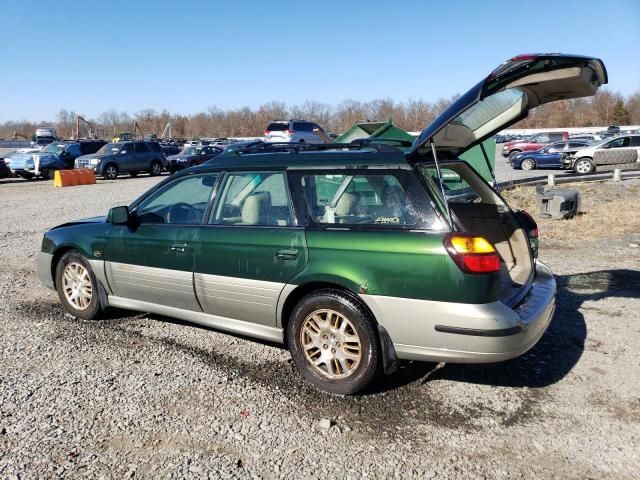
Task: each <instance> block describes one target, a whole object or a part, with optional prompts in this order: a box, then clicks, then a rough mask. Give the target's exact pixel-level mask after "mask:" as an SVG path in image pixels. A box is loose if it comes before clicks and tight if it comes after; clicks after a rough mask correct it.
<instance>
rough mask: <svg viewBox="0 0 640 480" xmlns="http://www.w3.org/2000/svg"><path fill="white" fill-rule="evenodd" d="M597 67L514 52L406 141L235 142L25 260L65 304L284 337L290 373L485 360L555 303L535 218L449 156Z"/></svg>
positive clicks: (55, 233)
mask: <svg viewBox="0 0 640 480" xmlns="http://www.w3.org/2000/svg"><path fill="white" fill-rule="evenodd" d="M606 82H607V74H606V70H605V68H604V65H603V63H602V62H601V61H600V60H598V59H593V58H588V57H578V56H570V55H560V54H544V55H526V56H520V57H515V58H513V59H511V60H509V61H507V62H505V63H504V64H502V65H501V66H500V67H498V68H497V69H496V70H494V72H492V73H491V74H490V75H489V76H488V77H487V78H486V79H485V80H483V81H482V82H480V83H479V84H478V85H476V86H475V87H473V88H472V89H471V90H470V91H469V92H467V93H466V94H465V95H463V96H462V97H460V99H459V100H457V101H456V102H455V103H454V104H453V105H452V106H451V107H450V108H449V109H448V110H446V111H445V112H444V113H443V114H442V115H440V116H439V117H438V118H437V119H436V120H435V121H434V122H433V123H432V124H430V125H429V126H428V127H427V128H426V129H425V130H424V131H423V132H422V134H421V135H420V136H419V137H418V139H417V140H416V141H415V143H414V144H413V146H412V147H411V148H410V149H408V150H406V151H402V150H400V149H398V148H394V147H393V146H392V145H388V144H376V143H375V142H371V143H363V144H362V145H360V146H354V145H324V146H322V145H307V146H302V145H292V146H291V148H289V149H287V151H285V152H283V151H282V147H280V150H279V151H271V152H270V151H269V149H268V148H266V149H265V150H264V151H260V152H257V153H256V152H255V150H254V151H243V150H238V151H234V152H230V153H228V154H223V155H220V156H218V157H217V158H216V159H215V160H212V161H210V162H208V163H206V164H204V165H201V166H198V167H194V168H190V169H187V170H184V171H182V172H180V173H177V174H175V175H172V176H171V177H169V178H167V179H165V180H164V181H163V182H161V183H159V184H158V185H157V186H155V187H154V188H152V189H151V190H149V191H148V192H147V193H145V194H144V195H142V196H141V197H140V198H139V199H138V200H136V201H135V202H133V203H132V204H131V205H129V206H123V207H115V208H112V209H111V210H110V211H109V214H108V216H107V217H106V218H104V217H101V218H93V219H86V220H81V221H77V222H72V223H68V224H65V225H61V226H58V227H55V228H53V229H51V230H50V231H48V232H47V233H46V234H45V236H44V240H43V242H42V252H41V254H40V256H39V259H38V270H39V275H40V278H41V280H42V282H43V283H44V284H45V285H46V286H48V287H50V288H52V289H56V290H57V292H58V295H59V297H60V301H61V302H62V304H63V305H64V307H65V309H66V310H67V311H68V312H69V313H71V314H72V315H74V316H76V317H80V318H83V319H93V318H97V317H99V315H100V313H101V312H102V311H103V310H104V309H106V308H108V307H120V308H125V309H132V310H139V311H144V312H151V313H155V314H161V315H166V316H170V317H175V318H179V319H182V320H186V321H190V322H194V323H197V324H202V325H206V326H209V327H213V328H216V329H219V330H223V331H227V332H232V333H235V334H241V335H245V336H248V337H253V338H257V339H263V340H268V341H273V342H279V343H284V344H286V345H287V347H288V348H289V350H290V352H291V355H292V357H293V360H294V362H295V363H296V365H297V367H298V368H299V370H300V371H301V372H302V374H303V375H304V377H305V378H306V379H307V380H308V381H309V382H311V383H312V384H314V385H315V386H317V387H318V388H320V389H322V390H325V391H328V392H332V393H339V394H351V393H355V392H358V391H360V390H362V389H364V388H366V387H367V386H368V385H370V384H371V382H372V381H374V379H375V378H376V377H377V375H378V374H379V373H380V372H385V373H391V372H392V371H393V370H394V368H395V366H396V364H397V361H398V359H413V360H424V361H437V362H462V363H464V362H468V363H479V362H496V361H500V360H506V359H510V358H513V357H516V356H518V355H521V354H522V353H524V352H526V351H527V350H528V349H530V348H531V347H532V346H533V345H535V344H536V342H537V341H538V340H539V339H540V337H541V336H542V335H543V333H544V332H545V330H546V328H547V326H548V324H549V321H550V319H551V317H552V315H553V312H554V308H555V295H556V284H555V280H554V277H553V274H552V273H551V271H550V270H549V269H548V268H547V267H546V266H545V265H544V264H542V263H541V262H540V261H537V259H536V252H537V238H536V237H537V227H536V225H535V222H534V221H533V220H532V219H531V217H530V216H528V215H527V214H526V213H524V212H517V211H513V210H511V209H510V208H509V206H508V205H507V204H506V203H505V201H504V200H503V198H502V197H501V196H500V194H499V193H498V192H497V191H496V190H495V189H494V188H493V187H491V186H490V185H489V184H488V183H487V182H485V180H483V179H482V178H481V177H480V176H479V175H478V173H477V172H476V171H475V170H474V169H473V168H471V167H470V166H469V165H468V164H467V163H466V162H464V161H461V160H459V156H460V155H461V154H462V153H464V152H466V151H467V150H469V149H470V148H472V147H474V146H476V145H479V144H480V143H481V142H482V141H483V140H485V139H486V138H489V137H490V136H492V135H494V134H495V133H496V132H498V131H500V130H502V129H503V128H505V127H506V126H508V125H511V124H513V123H515V122H517V121H518V120H520V119H522V118H524V117H525V116H526V115H527V112H528V111H529V109H531V108H533V107H535V106H537V105H540V104H543V103H547V102H551V101H554V100H559V99H565V98H573V97H581V96H588V95H593V94H594V93H595V92H596V91H597V89H598V88H599V87H600V86H601V85H602V84H604V83H606Z"/></svg>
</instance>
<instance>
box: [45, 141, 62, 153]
mask: <svg viewBox="0 0 640 480" xmlns="http://www.w3.org/2000/svg"><path fill="white" fill-rule="evenodd" d="M63 150H64V145H60V144H57V143H50V144H49V145H48V146H47V148H45V149H44V151H45V152H47V153H53V154H54V155H60V154H61V153H62V151H63Z"/></svg>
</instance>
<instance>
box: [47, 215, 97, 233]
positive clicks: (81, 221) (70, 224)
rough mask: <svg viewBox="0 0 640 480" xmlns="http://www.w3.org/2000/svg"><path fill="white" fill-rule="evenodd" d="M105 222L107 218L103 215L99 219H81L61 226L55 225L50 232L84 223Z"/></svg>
mask: <svg viewBox="0 0 640 480" xmlns="http://www.w3.org/2000/svg"><path fill="white" fill-rule="evenodd" d="M106 221H107V217H106V216H104V215H103V216H100V217H89V218H81V219H79V220H74V221H72V222H67V223H63V224H62V225H56V226H55V227H53V228H52V229H51V230H55V229H57V228H64V227H72V226H74V225H81V224H84V223H105V222H106Z"/></svg>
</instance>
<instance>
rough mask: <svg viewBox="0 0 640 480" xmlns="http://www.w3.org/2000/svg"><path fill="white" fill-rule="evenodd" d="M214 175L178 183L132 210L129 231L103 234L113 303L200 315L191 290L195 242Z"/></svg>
mask: <svg viewBox="0 0 640 480" xmlns="http://www.w3.org/2000/svg"><path fill="white" fill-rule="evenodd" d="M217 179H218V174H216V173H205V174H198V175H195V174H194V175H188V176H183V177H179V178H177V179H175V180H173V181H171V182H168V183H166V184H164V185H161V186H160V187H159V188H158V189H157V190H155V191H153V192H152V193H151V194H150V195H149V196H147V197H146V198H145V199H143V200H142V201H141V202H140V203H139V204H138V205H136V206H135V207H134V208H133V209H132V216H133V218H134V219H135V222H134V223H133V224H132V225H113V226H112V227H111V229H110V230H109V232H108V239H107V248H106V253H105V268H106V272H107V279H108V281H109V285H110V286H111V288H112V290H113V291H114V293H115V295H116V296H118V297H123V298H128V299H132V300H138V301H142V302H149V303H153V304H160V305H166V306H170V307H177V308H183V309H187V310H195V311H200V310H201V309H200V306H199V305H198V302H197V300H196V296H195V293H194V290H193V254H194V244H195V239H196V237H197V234H198V230H199V229H200V227H201V224H202V221H203V219H204V216H205V212H206V210H207V207H208V204H209V201H210V198H211V195H212V192H213V187H214V185H215V183H216V181H217Z"/></svg>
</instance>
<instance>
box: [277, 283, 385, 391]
mask: <svg viewBox="0 0 640 480" xmlns="http://www.w3.org/2000/svg"><path fill="white" fill-rule="evenodd" d="M287 340H288V344H289V350H290V351H291V356H292V357H293V360H294V362H295V364H296V366H297V367H298V369H299V370H300V372H301V373H302V375H303V376H304V377H305V379H306V380H307V381H308V382H309V383H311V384H313V385H314V386H315V387H316V388H318V389H319V390H324V391H325V392H329V393H337V394H342V395H350V394H354V393H357V392H359V391H361V390H363V389H365V388H367V387H368V386H369V385H371V383H372V382H373V381H374V380H375V378H376V377H377V375H378V372H379V371H380V366H381V363H382V362H381V352H380V346H379V345H380V344H379V342H378V336H377V333H376V328H375V325H374V321H373V319H372V318H371V317H370V316H369V315H368V314H367V312H366V311H365V310H364V309H363V308H362V307H361V306H360V305H359V304H358V302H357V301H355V300H353V299H351V298H350V297H349V296H347V295H344V294H342V293H340V292H338V291H333V290H321V291H318V292H315V293H312V294H310V295H307V296H306V297H304V298H303V299H302V300H301V301H300V302H299V303H298V304H297V305H296V307H295V308H294V310H293V312H292V313H291V317H290V320H289V323H288V325H287Z"/></svg>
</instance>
